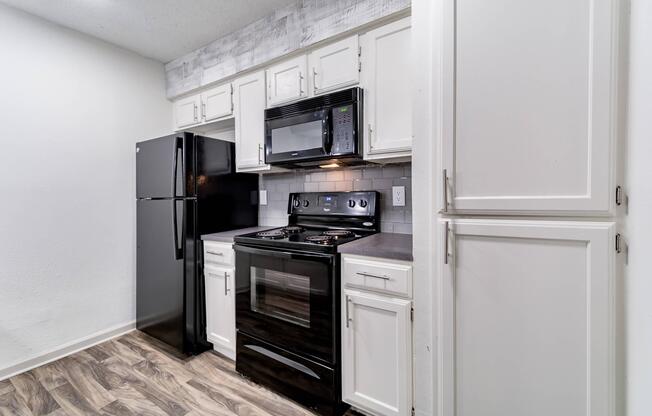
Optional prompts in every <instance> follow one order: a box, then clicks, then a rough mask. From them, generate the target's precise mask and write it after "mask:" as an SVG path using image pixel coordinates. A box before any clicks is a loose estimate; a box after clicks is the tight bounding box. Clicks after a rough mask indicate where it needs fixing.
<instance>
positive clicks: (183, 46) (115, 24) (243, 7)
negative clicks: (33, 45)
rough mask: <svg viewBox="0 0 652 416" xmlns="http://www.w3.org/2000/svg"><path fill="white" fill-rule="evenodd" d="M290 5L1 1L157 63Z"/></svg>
mask: <svg viewBox="0 0 652 416" xmlns="http://www.w3.org/2000/svg"><path fill="white" fill-rule="evenodd" d="M293 2H294V1H292V0H0V3H4V4H7V5H9V6H12V7H15V8H17V9H20V10H24V11H26V12H28V13H30V14H33V15H36V16H39V17H42V18H44V19H46V20H49V21H51V22H54V23H58V24H60V25H62V26H66V27H69V28H72V29H75V30H77V31H80V32H83V33H86V34H89V35H91V36H95V37H97V38H100V39H102V40H105V41H107V42H110V43H113V44H116V45H119V46H121V47H123V48H126V49H130V50H132V51H134V52H137V53H139V54H141V55H143V56H146V57H149V58H154V59H156V60H159V61H161V62H169V61H171V60H173V59H174V58H177V57H179V56H182V55H184V54H186V53H188V52H190V51H193V50H195V49H197V48H199V47H201V46H203V45H205V44H207V43H209V42H211V41H213V40H215V39H217V38H219V37H221V36H223V35H225V34H227V33H230V32H232V31H234V30H236V29H239V28H240V27H242V26H245V25H247V24H249V23H251V22H254V21H256V20H258V19H260V18H261V17H263V16H266V15H268V14H270V13H271V12H272V11H274V10H275V9H277V8H279V7H282V6H285V5H287V4H290V3H293Z"/></svg>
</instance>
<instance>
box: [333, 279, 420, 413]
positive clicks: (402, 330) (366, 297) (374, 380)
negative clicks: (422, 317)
mask: <svg viewBox="0 0 652 416" xmlns="http://www.w3.org/2000/svg"><path fill="white" fill-rule="evenodd" d="M411 307H412V302H411V301H409V300H404V299H395V298H390V297H383V296H376V295H371V294H366V293H362V292H356V291H352V290H344V299H343V300H342V332H343V336H342V397H343V400H344V401H345V402H347V403H349V404H351V405H353V406H356V407H358V408H359V409H361V410H364V411H366V412H369V413H371V414H374V415H378V416H390V415H391V416H399V415H400V416H408V415H409V414H410V413H411V410H412V325H411V324H412V322H411V319H410V310H411Z"/></svg>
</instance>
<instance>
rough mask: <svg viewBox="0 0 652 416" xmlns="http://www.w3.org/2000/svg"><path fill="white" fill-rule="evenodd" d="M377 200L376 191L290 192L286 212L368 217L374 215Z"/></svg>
mask: <svg viewBox="0 0 652 416" xmlns="http://www.w3.org/2000/svg"><path fill="white" fill-rule="evenodd" d="M377 201H378V193H377V192H376V191H360V192H303V193H294V194H290V200H289V203H288V214H295V215H320V216H325V215H346V216H352V217H356V216H360V217H369V216H374V215H376V207H377Z"/></svg>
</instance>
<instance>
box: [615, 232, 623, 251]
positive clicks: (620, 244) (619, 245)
mask: <svg viewBox="0 0 652 416" xmlns="http://www.w3.org/2000/svg"><path fill="white" fill-rule="evenodd" d="M622 252H623V237H622V236H621V235H620V233H618V234H616V253H622Z"/></svg>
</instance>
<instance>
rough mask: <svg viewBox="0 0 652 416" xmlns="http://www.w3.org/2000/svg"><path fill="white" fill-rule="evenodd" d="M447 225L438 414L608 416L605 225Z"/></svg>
mask: <svg viewBox="0 0 652 416" xmlns="http://www.w3.org/2000/svg"><path fill="white" fill-rule="evenodd" d="M442 228H443V229H445V228H446V227H445V226H442ZM448 229H449V232H448V233H445V232H443V233H442V234H443V235H442V244H441V247H442V248H444V247H448V248H449V253H450V255H449V261H448V264H444V265H443V274H442V282H441V288H440V290H438V292H440V293H441V295H440V296H441V299H439V301H438V304H440V305H441V306H440V308H441V316H442V326H441V329H440V331H441V332H440V334H439V339H440V340H441V343H442V344H441V345H440V348H441V351H442V356H441V357H442V358H441V359H442V361H441V362H440V363H439V368H440V371H442V374H441V379H442V380H443V383H442V390H441V391H442V393H443V397H440V400H441V403H443V406H444V409H445V411H444V414H455V415H458V416H477V415H483V416H504V415H528V416H549V415H567V416H572V415H588V416H607V415H612V414H614V413H613V409H612V408H611V407H612V406H613V398H614V392H613V389H612V384H611V383H610V379H611V376H610V375H611V374H612V371H613V362H614V361H613V359H614V355H613V348H612V346H613V334H612V333H611V328H612V324H613V306H612V297H613V293H612V286H613V277H614V261H615V254H614V253H615V251H614V247H613V240H614V233H613V223H588V222H587V223H578V222H546V221H497V220H496V221H490V220H486V221H484V220H454V221H450V222H449V227H448ZM446 234H447V236H448V244H446V242H445V239H446ZM443 257H444V256H443V255H442V258H443Z"/></svg>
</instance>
